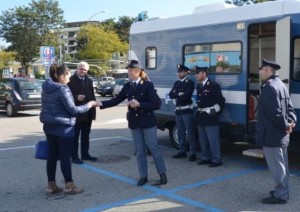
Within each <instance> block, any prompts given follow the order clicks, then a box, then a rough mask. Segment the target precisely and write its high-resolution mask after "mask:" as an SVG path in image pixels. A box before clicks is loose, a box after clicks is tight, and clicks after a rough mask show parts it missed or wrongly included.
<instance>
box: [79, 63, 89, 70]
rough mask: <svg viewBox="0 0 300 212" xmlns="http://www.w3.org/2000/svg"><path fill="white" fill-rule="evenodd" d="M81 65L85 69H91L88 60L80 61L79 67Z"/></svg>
mask: <svg viewBox="0 0 300 212" xmlns="http://www.w3.org/2000/svg"><path fill="white" fill-rule="evenodd" d="M80 67H83V68H84V69H85V70H87V71H88V70H89V69H90V66H89V64H88V63H87V62H84V61H81V62H80V63H78V65H77V69H79V68H80Z"/></svg>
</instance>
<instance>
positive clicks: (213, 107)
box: [197, 104, 221, 114]
mask: <svg viewBox="0 0 300 212" xmlns="http://www.w3.org/2000/svg"><path fill="white" fill-rule="evenodd" d="M211 109H215V111H216V112H219V111H220V110H221V108H220V106H219V105H218V104H215V105H213V106H212V107H204V108H198V109H197V111H199V112H200V113H202V112H206V113H208V114H210V110H211Z"/></svg>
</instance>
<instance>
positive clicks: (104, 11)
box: [87, 10, 106, 24]
mask: <svg viewBox="0 0 300 212" xmlns="http://www.w3.org/2000/svg"><path fill="white" fill-rule="evenodd" d="M100 13H106V10H102V11H100V12H96V13H94V14H93V15H92V16H91V17H90V18H89V19H88V21H87V24H88V23H89V22H90V21H91V19H92V18H93V17H94V16H96V15H98V14H100Z"/></svg>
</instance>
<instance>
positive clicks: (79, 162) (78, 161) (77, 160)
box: [72, 158, 83, 164]
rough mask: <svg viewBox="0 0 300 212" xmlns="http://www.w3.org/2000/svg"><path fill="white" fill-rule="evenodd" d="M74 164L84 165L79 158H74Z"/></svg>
mask: <svg viewBox="0 0 300 212" xmlns="http://www.w3.org/2000/svg"><path fill="white" fill-rule="evenodd" d="M72 163H75V164H83V161H82V160H80V159H79V158H72Z"/></svg>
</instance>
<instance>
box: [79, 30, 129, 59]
mask: <svg viewBox="0 0 300 212" xmlns="http://www.w3.org/2000/svg"><path fill="white" fill-rule="evenodd" d="M77 42H78V44H79V45H78V54H77V56H76V57H77V59H85V60H87V59H102V60H109V59H111V56H112V53H113V52H125V51H127V50H128V44H126V43H123V42H121V40H120V38H119V37H118V35H117V34H116V33H115V32H114V31H108V30H107V31H105V29H104V27H103V26H95V25H91V24H87V25H85V26H82V27H81V29H80V30H79V32H78V35H77ZM84 42H85V43H84Z"/></svg>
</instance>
